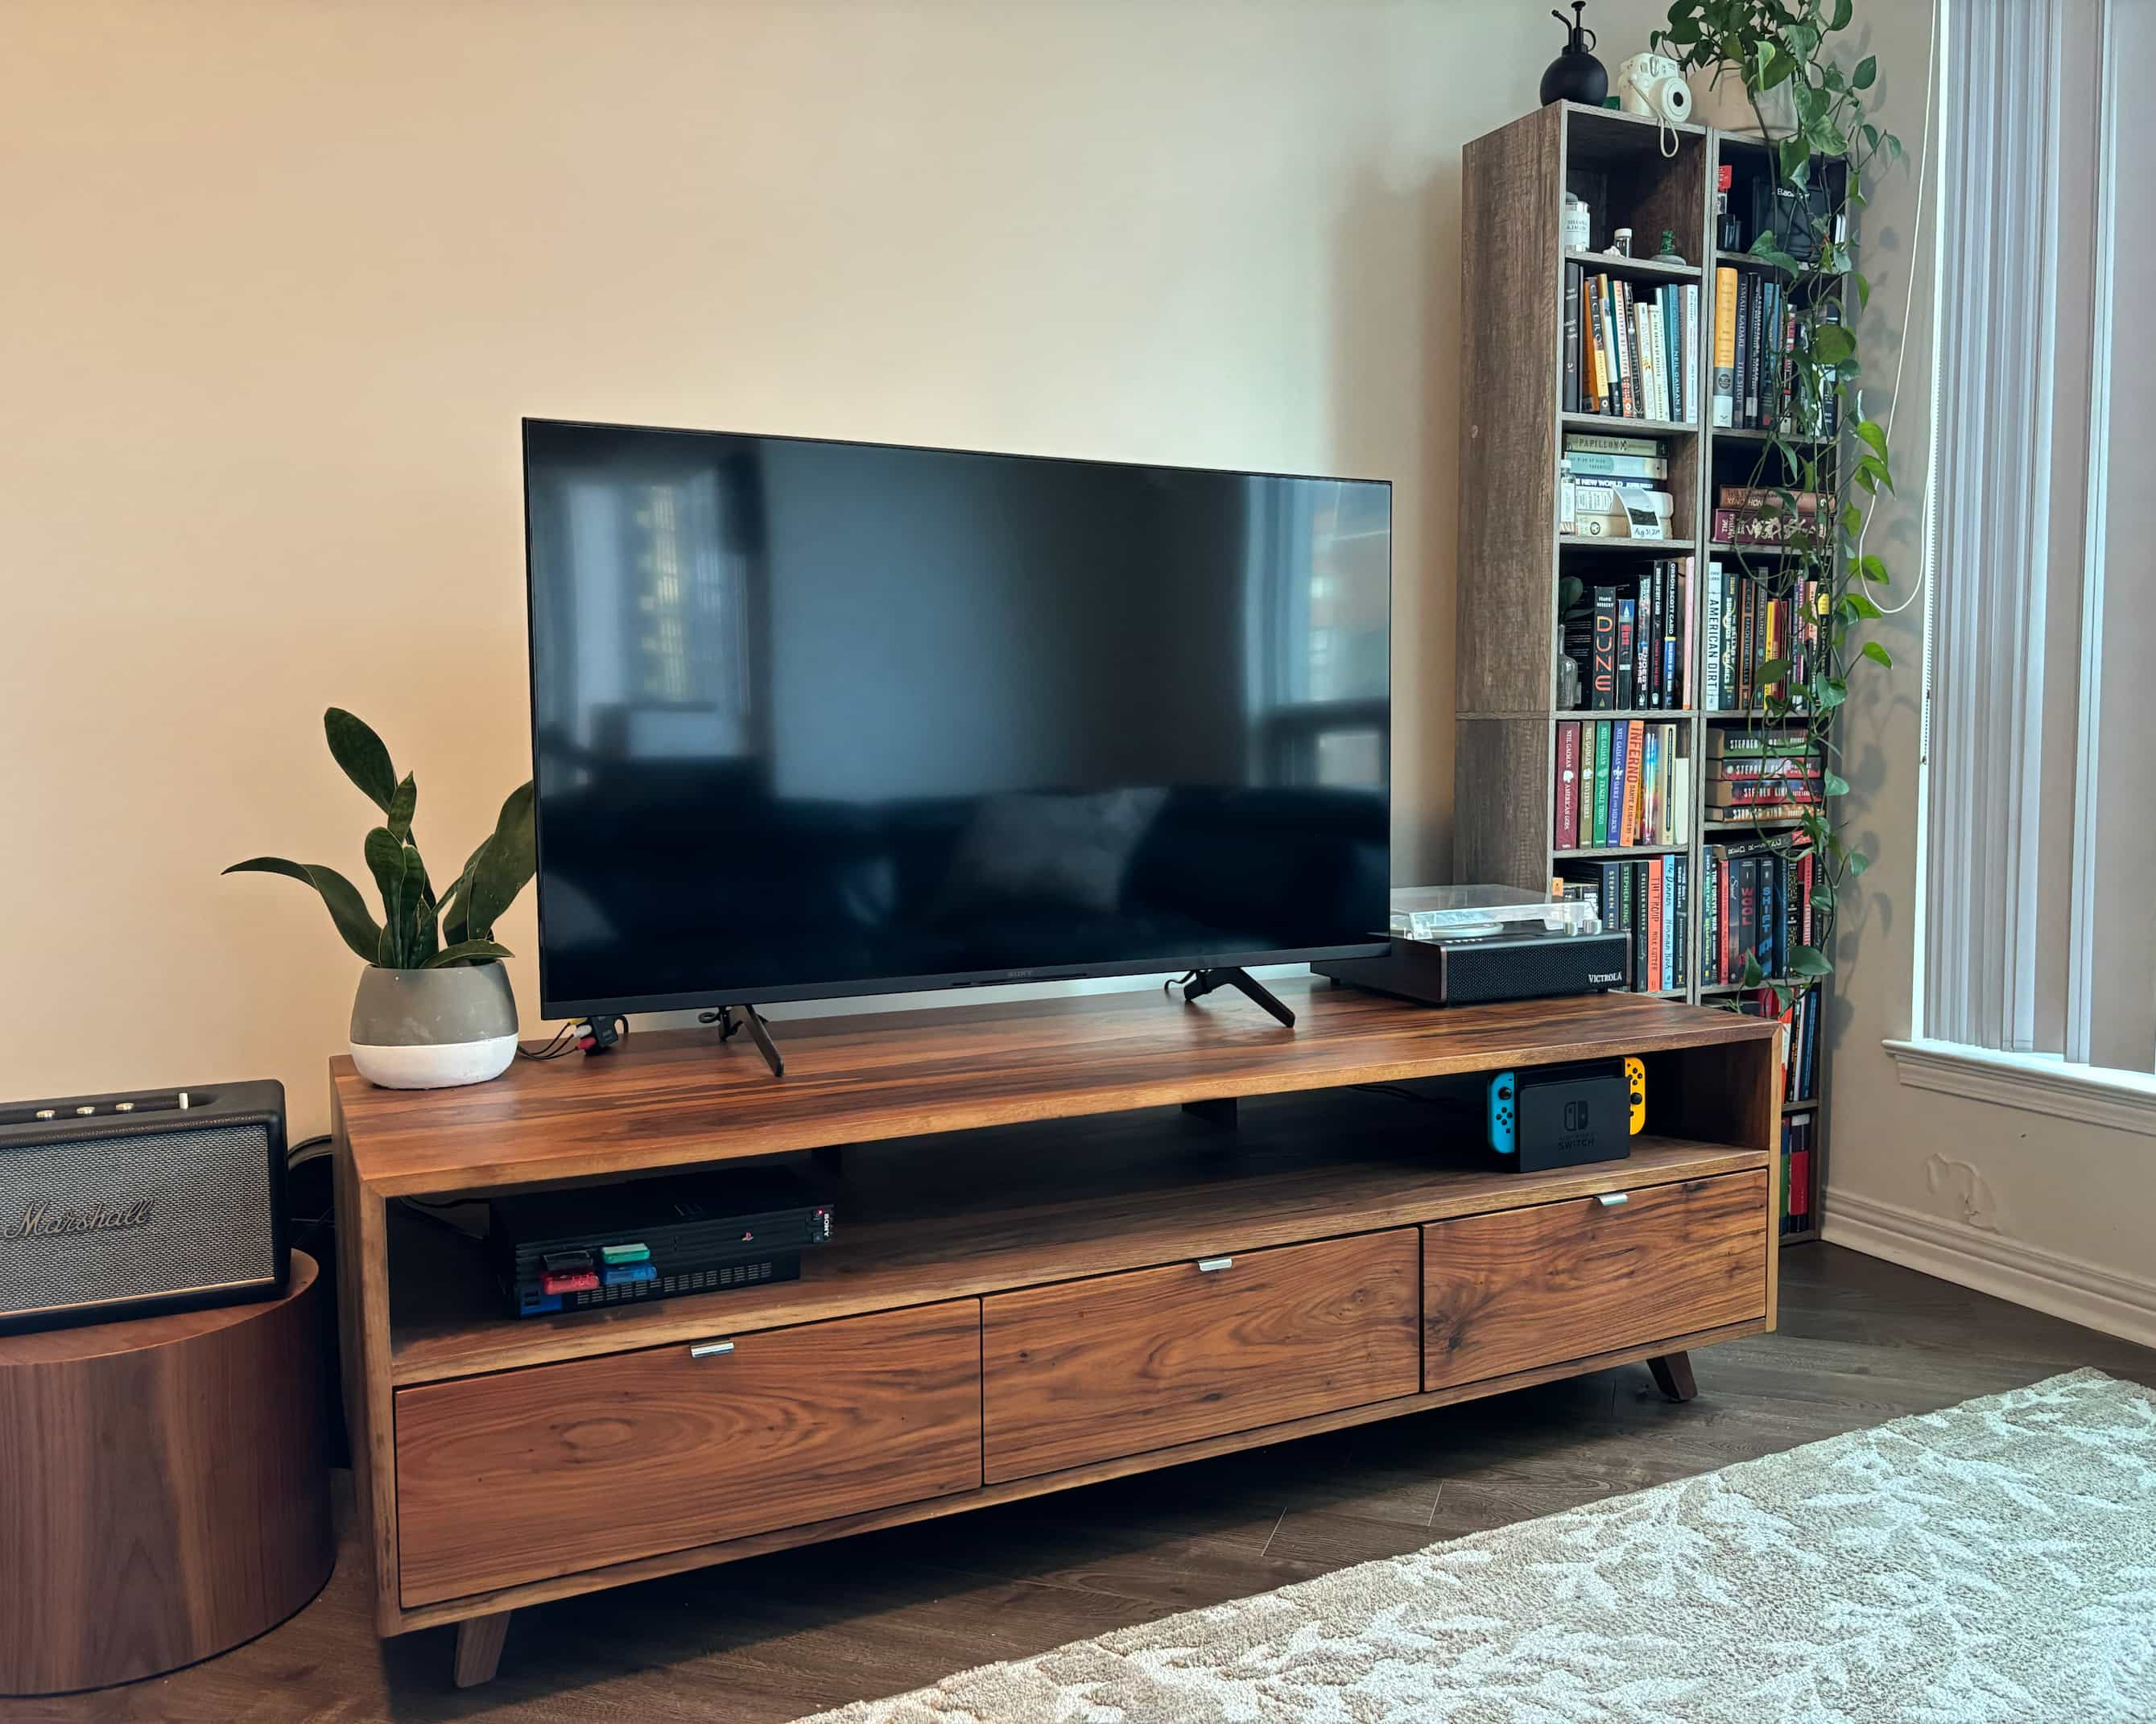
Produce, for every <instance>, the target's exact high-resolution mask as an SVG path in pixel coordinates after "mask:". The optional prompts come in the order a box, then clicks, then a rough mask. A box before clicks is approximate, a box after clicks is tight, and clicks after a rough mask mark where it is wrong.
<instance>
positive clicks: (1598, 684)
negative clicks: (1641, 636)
mask: <svg viewBox="0 0 2156 1724" xmlns="http://www.w3.org/2000/svg"><path fill="white" fill-rule="evenodd" d="M1616 704H1617V589H1616V588H1615V587H1596V588H1595V589H1594V660H1593V663H1592V664H1591V665H1590V667H1589V680H1588V705H1589V706H1590V707H1591V708H1592V709H1593V710H1594V711H1597V712H1607V711H1609V710H1610V708H1612V707H1613V706H1615V705H1616Z"/></svg>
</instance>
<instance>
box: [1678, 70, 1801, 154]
mask: <svg viewBox="0 0 2156 1724" xmlns="http://www.w3.org/2000/svg"><path fill="white" fill-rule="evenodd" d="M1689 81H1690V83H1691V117H1692V121H1693V123H1694V124H1695V125H1698V126H1715V127H1717V128H1718V129H1719V130H1721V131H1733V132H1737V133H1738V134H1739V135H1741V136H1745V137H1755V138H1756V137H1769V138H1785V137H1787V136H1789V134H1790V133H1791V132H1793V131H1795V130H1796V129H1797V103H1796V98H1795V97H1794V96H1793V95H1791V94H1790V93H1789V85H1788V84H1787V83H1786V82H1785V83H1783V84H1779V85H1776V86H1775V87H1774V89H1772V90H1768V91H1767V92H1766V93H1765V94H1764V95H1762V96H1761V97H1760V98H1759V101H1758V105H1757V106H1756V107H1755V106H1754V105H1753V101H1752V98H1751V96H1750V95H1748V93H1747V92H1746V90H1745V88H1744V70H1743V67H1741V66H1738V65H1736V64H1733V63H1732V62H1731V61H1728V60H1723V61H1722V62H1721V63H1720V64H1717V65H1712V66H1702V67H1701V68H1700V69H1698V70H1697V71H1696V72H1694V73H1693V74H1691V79H1690V80H1689ZM1762 123H1764V126H1765V130H1764V131H1762V130H1761V126H1762Z"/></svg>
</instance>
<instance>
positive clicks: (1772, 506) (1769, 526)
mask: <svg viewBox="0 0 2156 1724" xmlns="http://www.w3.org/2000/svg"><path fill="white" fill-rule="evenodd" d="M1824 506H1825V505H1824V504H1823V503H1822V502H1821V500H1820V494H1819V493H1818V492H1817V491H1799V490H1789V491H1784V490H1776V489H1772V488H1768V487H1764V486H1758V485H1723V486H1722V488H1721V489H1720V490H1717V492H1716V493H1715V495H1714V542H1715V543H1716V544H1717V545H1787V544H1791V543H1794V542H1797V541H1802V540H1808V539H1811V538H1813V537H1815V536H1816V535H1817V534H1818V532H1819V530H1820V510H1821V509H1822V508H1823V507H1824Z"/></svg>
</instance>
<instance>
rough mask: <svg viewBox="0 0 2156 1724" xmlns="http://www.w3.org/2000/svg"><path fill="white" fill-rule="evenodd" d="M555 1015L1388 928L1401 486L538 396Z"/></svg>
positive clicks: (547, 874) (1213, 954) (1084, 963)
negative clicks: (1031, 451)
mask: <svg viewBox="0 0 2156 1724" xmlns="http://www.w3.org/2000/svg"><path fill="white" fill-rule="evenodd" d="M524 461H525V495H526V546H527V567H528V573H529V587H530V599H531V719H532V752H533V757H534V763H535V764H534V772H535V776H536V781H537V831H538V904H539V948H540V949H539V968H540V993H541V996H542V1008H543V1010H544V1011H545V1013H547V1016H549V1017H575V1016H582V1015H586V1014H588V1013H594V1012H609V1011H611V1012H622V1011H657V1010H665V1009H669V1008H678V1007H687V1006H709V1005H719V1004H746V1003H763V1002H767V1001H773V1000H787V999H809V998H827V997H833V996H839V995H849V994H866V993H888V992H896V991H899V990H911V989H918V988H943V987H958V986H965V985H969V984H979V983H998V982H1015V981H1034V980H1050V979H1055V978H1061V977H1079V976H1111V975H1134V974H1144V973H1149V972H1170V971H1176V970H1182V969H1197V968H1208V967H1230V966H1238V965H1240V966H1247V965H1252V964H1261V963H1273V962H1300V961H1306V960H1309V959H1313V958H1321V957H1354V956H1363V955H1366V954H1370V953H1374V952H1379V951H1382V950H1383V949H1384V938H1383V931H1384V928H1385V925H1386V912H1387V892H1388V889H1389V880H1390V872H1391V870H1390V839H1389V814H1390V808H1389V792H1388V782H1387V756H1388V752H1389V751H1388V744H1389V732H1390V724H1391V706H1390V689H1389V628H1390V605H1391V582H1392V569H1391V564H1392V491H1391V487H1390V485H1389V484H1387V483H1385V482H1383V481H1381V480H1349V479H1301V478H1290V477H1284V476H1281V475H1273V474H1262V473H1224V472H1212V471H1206V470H1201V469H1192V468H1180V467H1147V466H1133V465H1127V464H1120V463H1116V462H1110V461H1081V460H1062V459H1043V458H1039V457H1034V456H1022V455H1005V454H970V453H966V452H962V451H958V450H953V449H914V448H905V447H897V446H892V445H888V444H861V443H834V442H824V441H817V440H812V439H804V438H796V437H762V436H751V435H744V434H735V433H719V432H701V431H673V430H657V429H647V428H631V427H626V426H614V425H592V424H572V423H561V422H557V421H552V420H527V421H526V423H525V426H524Z"/></svg>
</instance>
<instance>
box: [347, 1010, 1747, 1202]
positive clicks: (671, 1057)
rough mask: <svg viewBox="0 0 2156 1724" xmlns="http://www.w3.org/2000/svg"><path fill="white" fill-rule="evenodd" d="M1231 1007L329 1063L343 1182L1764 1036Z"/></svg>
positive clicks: (1648, 1016)
mask: <svg viewBox="0 0 2156 1724" xmlns="http://www.w3.org/2000/svg"><path fill="white" fill-rule="evenodd" d="M1270 986H1272V987H1273V988H1274V990H1275V992H1276V993H1279V994H1280V996H1281V998H1282V999H1283V1000H1285V1001H1286V1003H1288V1005H1290V1006H1291V1008H1294V1010H1295V1011H1296V1013H1297V1015H1298V1018H1299V1019H1300V1021H1299V1022H1298V1024H1297V1025H1296V1028H1295V1029H1283V1028H1282V1027H1281V1025H1279V1024H1276V1023H1275V1022H1274V1021H1273V1020H1272V1019H1271V1018H1269V1017H1267V1016H1266V1015H1265V1013H1262V1012H1260V1011H1259V1010H1257V1009H1256V1008H1255V1007H1253V1006H1251V1005H1250V1003H1248V1002H1247V1001H1245V1000H1243V999H1241V998H1240V997H1235V996H1227V995H1214V996H1213V997H1211V998H1207V999H1205V1000H1203V1001H1201V1002H1199V1003H1196V1004H1188V1003H1184V1002H1183V1001H1182V1000H1180V999H1178V998H1173V997H1170V996H1167V995H1164V994H1163V993H1161V992H1159V991H1158V990H1157V989H1151V988H1147V989H1143V990H1138V991H1134V992H1132V993H1113V994H1093V995H1087V996H1082V997H1078V998H1052V999H1038V1000H1028V1001H1025V1002H1023V1003H1015V1004H998V1005H990V1006H972V1007H953V1008H947V1009H937V1010H932V1011H914V1012H890V1013H873V1014H864V1015H860V1016H855V1017H832V1018H814V1019H796V1020H789V1021H788V1022H785V1023H782V1024H778V1025H776V1026H774V1029H775V1033H776V1034H778V1036H779V1038H780V1039H782V1040H783V1042H784V1043H785V1046H786V1060H787V1066H786V1075H785V1076H784V1077H783V1078H773V1076H772V1075H771V1074H770V1072H769V1070H767V1068H766V1067H765V1066H764V1065H763V1062H762V1059H761V1058H760V1057H759V1056H758V1055H757V1053H756V1051H755V1049H753V1048H744V1046H743V1044H742V1042H741V1041H740V1040H739V1039H736V1040H735V1041H734V1042H731V1043H721V1042H720V1040H719V1039H718V1037H717V1035H716V1033H714V1032H706V1031H697V1030H679V1031H649V1032H647V1031H639V1032H637V1033H636V1034H633V1035H631V1036H630V1037H629V1038H628V1039H627V1041H626V1042H625V1043H624V1044H623V1045H622V1046H621V1047H620V1048H619V1049H616V1050H615V1051H614V1052H613V1053H611V1054H607V1055H605V1056H603V1057H601V1058H592V1059H587V1058H579V1059H574V1060H549V1061H546V1062H543V1063H538V1062H534V1061H531V1060H521V1061H519V1062H517V1063H516V1065H513V1066H511V1069H510V1070H508V1071H506V1072H505V1073H504V1074H503V1075H501V1076H500V1077H499V1078H497V1079H496V1080H494V1081H493V1082H492V1083H487V1084H474V1085H470V1086H469V1087H468V1088H465V1089H459V1090H378V1089H376V1088H375V1087H374V1086H373V1085H371V1084H369V1083H367V1081H366V1080H364V1079H362V1078H361V1077H360V1076H359V1075H357V1073H356V1072H355V1071H354V1070H352V1062H351V1060H350V1059H349V1058H348V1057H344V1056H340V1057H339V1058H337V1059H336V1060H331V1062H330V1066H331V1079H332V1082H333V1085H334V1087H335V1090H336V1097H337V1101H338V1102H339V1104H340V1106H341V1110H342V1121H343V1126H344V1131H345V1137H346V1142H347V1144H348V1146H349V1148H350V1152H351V1155H352V1161H353V1165H354V1168H355V1171H356V1172H357V1178H358V1179H359V1181H360V1183H362V1185H364V1186H366V1187H367V1188H369V1189H371V1190H373V1191H375V1192H377V1193H380V1194H382V1195H384V1196H393V1195H398V1194H409V1193H444V1192H454V1191H465V1190H485V1189H488V1188H499V1187H501V1186H506V1185H519V1184H532V1183H539V1182H542V1181H550V1180H551V1181H561V1180H571V1179H584V1178H606V1177H618V1176H619V1175H622V1174H624V1173H629V1172H646V1171H651V1170H654V1169H659V1168H664V1167H680V1166H685V1165H693V1164H696V1163H699V1162H718V1161H724V1160H727V1159H730V1158H731V1157H738V1156H763V1155H772V1154H776V1153H780V1152H786V1151H790V1150H799V1149H811V1148H815V1147H820V1146H826V1145H832V1144H855V1143H863V1142H876V1141H881V1140H885V1139H890V1138H898V1137H921V1136H925V1135H927V1134H929V1133H933V1132H938V1131H968V1130H973V1129H977V1128H979V1127H982V1126H1001V1125H1012V1124H1017V1123H1020V1122H1023V1121H1030V1120H1045V1119H1060V1118H1070V1117H1073V1116H1081V1115H1099V1114H1106V1113H1113V1112H1116V1111H1122V1110H1126V1109H1130V1108H1139V1107H1153V1106H1168V1105H1171V1104H1174V1103H1179V1102H1183V1101H1209V1100H1213V1099H1215V1098H1219V1097H1223V1096H1230V1095H1234V1096H1245V1095H1271V1094H1285V1093H1289V1092H1292V1091H1296V1090H1318V1089H1328V1088H1334V1087H1337V1086H1340V1085H1348V1084H1361V1083H1389V1082H1397V1081H1400V1080H1406V1079H1413V1078H1424V1077H1438V1076H1443V1075H1447V1074H1450V1073H1458V1072H1473V1071H1489V1070H1496V1069H1498V1068H1500V1067H1502V1066H1508V1065H1510V1066H1519V1065H1539V1064H1543V1063H1546V1062H1548V1061H1551V1060H1585V1059H1594V1058H1599V1057H1606V1056H1609V1055H1615V1054H1635V1053H1641V1052H1645V1051H1650V1050H1653V1049H1663V1048H1676V1047H1698V1046H1705V1045H1710V1044H1717V1043H1722V1042H1741V1041H1745V1040H1748V1039H1752V1038H1754V1037H1758V1038H1765V1037H1767V1036H1768V1035H1770V1034H1772V1030H1771V1026H1769V1025H1767V1024H1761V1023H1759V1022H1758V1021H1757V1020H1756V1019H1752V1018H1742V1017H1739V1016H1738V1015H1737V1014H1736V1013H1729V1012H1709V1011H1702V1010H1699V1009H1696V1008H1686V1007H1683V1006H1677V1005H1671V1004H1669V1003H1665V1002H1661V1001H1655V1000H1646V999H1638V998H1630V997H1628V996H1623V995H1616V994H1608V995H1600V996H1595V997H1591V998H1580V999H1572V1000H1565V1001H1562V1002H1555V1001H1548V1000H1533V1001H1527V1002H1523V1003H1517V1004H1510V1005H1501V1006H1471V1007H1465V1008H1454V1009H1452V1010H1449V1011H1439V1010H1433V1009H1431V1008H1427V1007H1420V1006H1415V1005H1411V1004H1409V1003H1406V1002H1404V1001H1400V1000H1394V999H1388V998H1385V997H1384V996H1383V995H1381V994H1373V993H1362V992H1360V991H1358V990H1356V989H1353V988H1332V987H1330V986H1327V985H1322V984H1321V985H1317V986H1313V985H1312V982H1311V981H1310V980H1307V979H1304V978H1291V979H1287V980H1284V981H1281V982H1278V983H1272V984H1270Z"/></svg>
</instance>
